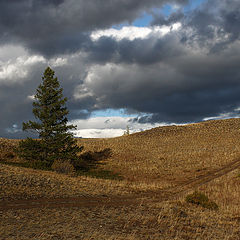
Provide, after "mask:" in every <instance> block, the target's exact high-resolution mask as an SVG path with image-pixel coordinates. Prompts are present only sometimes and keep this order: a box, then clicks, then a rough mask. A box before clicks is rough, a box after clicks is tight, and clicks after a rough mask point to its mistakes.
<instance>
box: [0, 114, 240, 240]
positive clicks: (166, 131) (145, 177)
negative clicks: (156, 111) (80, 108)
mask: <svg viewBox="0 0 240 240" xmlns="http://www.w3.org/2000/svg"><path fill="white" fill-rule="evenodd" d="M78 141H79V145H80V146H82V145H84V151H85V152H100V151H102V150H103V149H106V148H109V149H111V157H110V158H109V159H108V160H107V161H105V162H104V164H103V165H101V166H100V168H103V169H105V170H110V171H112V172H115V173H119V174H120V175H121V176H122V177H123V180H121V181H119V180H104V179H95V178H90V177H84V176H78V177H71V176H67V175H63V174H57V173H55V172H48V171H38V170H32V169H25V168H20V167H16V166H8V165H3V164H1V163H0V199H1V200H2V203H3V202H4V201H6V200H7V201H9V203H10V200H11V199H12V200H13V199H32V198H35V199H39V198H45V199H46V198H49V199H53V198H66V197H70V198H74V197H75V198H77V197H78V198H79V199H82V198H86V199H88V200H86V202H89V201H91V199H94V198H95V204H93V205H92V206H89V205H88V206H87V204H86V206H85V207H84V203H83V204H82V205H81V207H80V208H79V206H78V207H77V206H75V207H74V205H71V204H70V205H69V206H67V205H64V204H63V205H59V206H62V207H64V208H61V209H59V208H57V209H49V208H41V210H39V209H25V210H24V209H18V210H17V209H15V210H14V209H12V210H11V209H9V210H7V211H2V210H0V221H1V222H2V223H3V224H2V225H1V227H0V236H3V239H109V240H110V239H229V240H230V239H232V240H235V239H236V240H237V239H240V232H239V229H240V177H239V173H240V168H239V166H240V165H239V164H240V163H239V162H240V119H229V120H219V121H207V122H202V123H198V124H190V125H185V126H169V127H160V128H155V129H152V130H149V131H144V132H141V133H136V134H132V135H128V136H122V137H118V138H113V139H79V140H78ZM16 144H17V140H6V139H1V140H0V161H11V162H17V161H20V160H19V159H16V158H15V155H14V151H12V146H14V145H16ZM238 159H239V160H238ZM194 191H199V192H202V193H204V194H205V195H206V196H207V197H209V199H210V202H211V201H213V202H215V203H216V205H217V206H218V207H219V209H218V210H209V209H205V208H202V207H201V206H197V205H194V204H192V203H187V202H186V201H185V197H186V195H187V194H191V193H193V192H194ZM179 193H181V194H179ZM174 196H175V197H174ZM104 199H108V200H104ZM121 199H122V200H123V199H127V200H128V201H130V202H128V201H126V204H120V201H121ZM12 200H11V201H12ZM92 201H93V200H92ZM111 201H112V202H111ZM118 201H119V205H118V204H117V203H118ZM98 202H99V203H98ZM104 202H105V203H104ZM107 202H108V203H109V204H108V205H107V204H106V203H107ZM0 203H1V201H0ZM45 207H46V205H45ZM1 211H2V212H1ZM1 213H2V216H1ZM28 220H29V221H28ZM27 222H28V223H27ZM49 222H51V224H49ZM40 229H44V230H42V231H41V230H40Z"/></svg>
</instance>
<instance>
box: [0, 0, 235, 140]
mask: <svg viewBox="0 0 240 240" xmlns="http://www.w3.org/2000/svg"><path fill="white" fill-rule="evenodd" d="M239 26H240V1H239V0H221V1H220V0H178V1H177V0H171V1H170V0H148V1H144V0H104V1H102V0H88V1H85V0H21V1H19V0H11V1H8V0H0V106H1V108H0V137H7V138H24V137H27V136H32V135H31V134H32V133H28V132H23V131H22V123H23V122H27V121H28V120H35V119H34V116H33V114H32V102H33V101H34V98H33V96H34V94H35V93H36V88H37V87H38V85H39V84H40V83H41V81H42V74H43V72H44V70H45V69H46V67H47V66H50V67H51V68H52V69H53V70H54V71H55V74H56V76H57V77H58V80H59V82H60V84H61V86H62V87H63V89H64V95H65V96H66V97H67V98H68V102H67V107H68V109H69V115H68V119H69V123H71V124H75V125H77V130H76V131H75V132H74V133H75V134H76V136H78V137H85V138H88V137H116V136H121V135H122V134H123V133H124V131H125V130H126V127H127V126H128V127H129V129H130V133H133V132H138V131H142V130H145V129H150V128H153V127H157V126H164V125H171V124H186V123H193V122H200V121H204V120H208V119H223V118H231V117H239V110H240V28H239Z"/></svg>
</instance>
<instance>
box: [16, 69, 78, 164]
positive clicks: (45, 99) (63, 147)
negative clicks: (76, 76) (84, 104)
mask: <svg viewBox="0 0 240 240" xmlns="http://www.w3.org/2000/svg"><path fill="white" fill-rule="evenodd" d="M54 74H55V73H54V71H53V70H52V69H51V68H50V67H48V68H46V70H45V72H44V74H43V77H42V83H41V84H40V85H39V87H38V88H37V90H36V94H35V96H34V98H35V101H34V102H33V114H34V116H35V118H36V119H37V121H28V122H27V123H23V130H30V131H34V132H37V133H38V135H39V138H40V139H39V140H34V139H32V138H27V139H26V140H23V141H21V142H20V144H19V148H18V152H19V155H20V157H22V158H24V159H26V160H32V161H41V162H43V163H45V164H46V165H47V166H51V165H52V164H53V162H54V161H55V160H57V161H62V162H63V161H69V162H71V163H73V164H74V163H76V162H77V161H78V159H79V156H78V153H80V152H81V151H82V147H79V146H78V145H77V143H76V139H74V137H73V133H71V132H70V131H69V130H72V129H76V126H74V125H67V122H68V119H67V114H68V112H69V111H68V109H67V108H66V105H65V104H66V101H67V98H65V97H63V89H62V88H61V87H60V84H59V82H58V79H57V77H55V76H54Z"/></svg>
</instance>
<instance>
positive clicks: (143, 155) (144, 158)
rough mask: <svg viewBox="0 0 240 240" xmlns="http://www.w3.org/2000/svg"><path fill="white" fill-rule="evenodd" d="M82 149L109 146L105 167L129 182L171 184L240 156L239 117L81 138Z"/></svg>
mask: <svg viewBox="0 0 240 240" xmlns="http://www.w3.org/2000/svg"><path fill="white" fill-rule="evenodd" d="M79 144H80V145H83V146H84V147H85V150H86V151H87V150H101V149H103V148H105V147H108V148H111V149H112V151H113V156H112V158H111V159H110V161H108V162H107V165H106V168H108V169H111V170H113V171H118V172H120V174H121V175H122V176H123V177H124V178H125V179H126V180H128V181H129V182H137V183H139V182H140V183H141V184H143V185H144V184H146V185H150V187H151V185H152V184H153V188H155V187H154V186H156V187H157V188H158V187H160V185H162V184H164V185H166V186H167V185H168V184H169V185H170V186H171V185H173V184H175V183H178V182H180V181H186V180H187V179H191V178H194V177H197V176H200V175H203V174H206V173H208V172H209V171H211V170H213V169H217V168H219V167H221V166H224V165H225V164H227V163H229V162H231V161H232V160H234V159H235V158H238V157H240V119H228V120H218V121H206V122H202V123H198V124H190V125H186V126H169V127H159V128H155V129H152V130H149V131H144V132H141V133H136V134H132V135H129V136H124V137H118V138H113V139H80V140H79Z"/></svg>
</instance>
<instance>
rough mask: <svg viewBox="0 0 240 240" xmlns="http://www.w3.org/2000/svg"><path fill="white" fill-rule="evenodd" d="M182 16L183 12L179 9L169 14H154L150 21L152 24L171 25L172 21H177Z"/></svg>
mask: <svg viewBox="0 0 240 240" xmlns="http://www.w3.org/2000/svg"><path fill="white" fill-rule="evenodd" d="M183 18H184V14H183V12H182V11H181V10H178V11H176V12H173V13H172V14H170V16H168V17H166V16H164V14H161V13H160V14H159V15H156V16H154V19H153V21H152V22H151V25H152V26H155V25H160V26H161V25H167V26H169V25H172V24H173V23H176V22H179V21H181V20H182V19H183Z"/></svg>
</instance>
